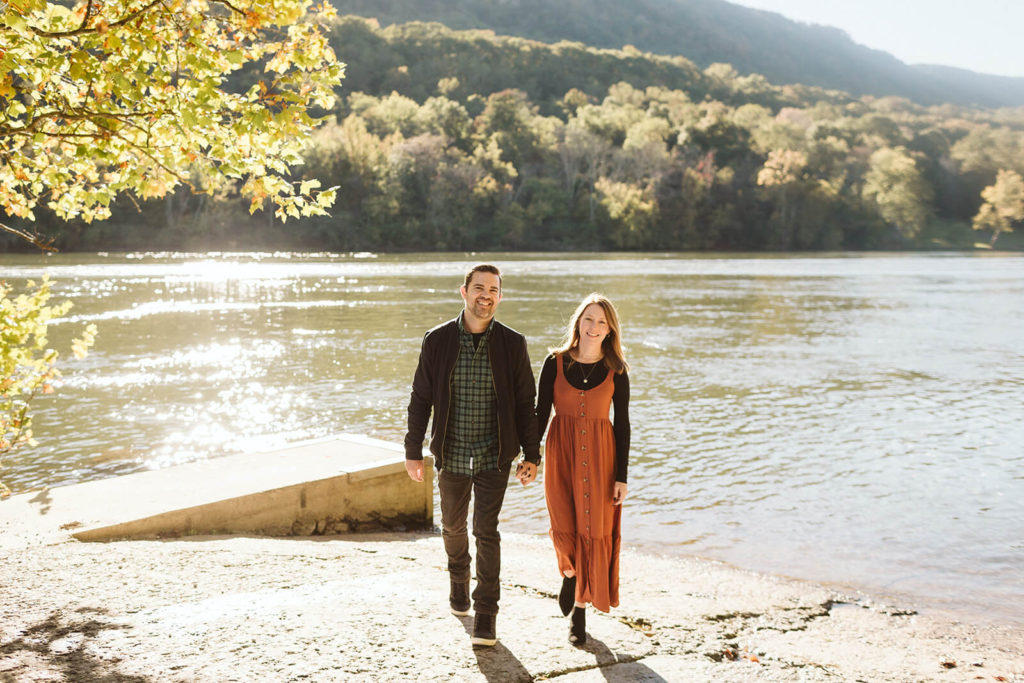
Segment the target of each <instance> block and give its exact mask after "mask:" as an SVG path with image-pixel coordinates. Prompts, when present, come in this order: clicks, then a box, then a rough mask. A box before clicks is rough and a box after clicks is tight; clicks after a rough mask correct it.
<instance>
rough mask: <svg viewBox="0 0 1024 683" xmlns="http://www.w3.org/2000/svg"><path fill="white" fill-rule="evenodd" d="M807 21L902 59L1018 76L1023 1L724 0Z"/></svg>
mask: <svg viewBox="0 0 1024 683" xmlns="http://www.w3.org/2000/svg"><path fill="white" fill-rule="evenodd" d="M729 1H730V2H732V3H734V4H737V5H746V6H747V7H756V8H757V9H764V10H769V11H771V12H778V13H779V14H782V15H783V16H786V17H789V18H790V19H795V20H797V21H802V22H805V23H811V24H825V25H827V26H835V27H836V28H840V29H842V30H844V31H846V33H847V34H849V36H850V37H851V38H852V39H853V40H854V41H856V42H858V43H860V44H861V45H866V46H867V47H872V48H875V49H878V50H884V51H885V52H888V53H889V54H891V55H893V56H894V57H896V58H897V59H899V60H901V61H903V62H906V63H907V64H943V65H945V66H956V67H960V68H962V69H970V70H971V71H979V72H981V73H990V74H998V75H1001V76H1024V0H729Z"/></svg>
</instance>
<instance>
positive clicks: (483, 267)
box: [463, 263, 501, 289]
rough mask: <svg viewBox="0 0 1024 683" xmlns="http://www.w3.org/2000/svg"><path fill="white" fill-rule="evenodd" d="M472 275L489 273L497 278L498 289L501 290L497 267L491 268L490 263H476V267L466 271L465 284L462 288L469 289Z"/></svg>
mask: <svg viewBox="0 0 1024 683" xmlns="http://www.w3.org/2000/svg"><path fill="white" fill-rule="evenodd" d="M473 273H491V274H493V275H497V276H498V288H499V289H500V288H501V271H500V270H498V266H492V265H491V264H490V263H478V264H477V265H475V266H473V267H472V268H470V269H469V270H468V271H466V282H465V283H463V286H464V287H466V288H467V289H468V288H469V281H470V280H472V279H473Z"/></svg>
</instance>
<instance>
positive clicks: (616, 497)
mask: <svg viewBox="0 0 1024 683" xmlns="http://www.w3.org/2000/svg"><path fill="white" fill-rule="evenodd" d="M628 488H629V487H627V486H626V482H624V481H617V482H615V488H614V489H612V504H613V505H622V501H624V500H626V490H627V489H628Z"/></svg>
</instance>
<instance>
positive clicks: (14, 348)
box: [0, 276, 96, 498]
mask: <svg viewBox="0 0 1024 683" xmlns="http://www.w3.org/2000/svg"><path fill="white" fill-rule="evenodd" d="M28 289H30V290H31V289H35V291H34V292H31V293H26V294H20V295H18V296H17V297H14V298H11V297H9V296H8V295H9V294H10V292H11V288H10V286H8V285H7V284H6V283H2V282H0V321H3V329H2V335H3V336H2V340H0V466H2V465H3V459H4V457H5V456H8V455H10V454H12V453H14V452H15V451H17V450H18V449H19V448H21V447H22V446H25V445H33V444H34V441H33V439H32V428H31V427H32V415H31V413H30V412H29V409H30V407H31V405H30V404H31V402H32V400H33V399H34V398H35V397H36V396H37V395H38V394H40V393H43V394H48V393H50V392H52V391H53V382H54V381H55V380H56V379H58V378H59V377H60V371H59V370H57V368H56V363H57V357H58V355H59V354H58V352H57V351H55V350H53V349H50V348H47V339H46V332H47V326H48V325H49V323H50V321H51V320H53V319H54V318H58V317H60V316H62V315H64V314H65V313H67V311H68V309H69V308H71V302H65V303H63V304H60V305H58V306H50V305H48V304H49V300H50V282H49V280H48V279H47V278H46V277H45V276H44V277H43V280H42V282H41V283H40V284H39V286H38V287H36V285H35V283H33V282H29V283H28ZM95 336H96V326H95V325H91V324H90V325H88V326H87V327H86V328H85V330H84V331H83V333H82V337H81V338H80V339H76V340H74V341H73V342H72V344H71V351H72V352H73V353H74V355H75V356H76V357H77V358H81V357H82V356H84V355H85V353H86V350H87V349H88V348H89V347H90V346H91V345H92V342H93V339H94V338H95ZM8 494H9V490H8V489H7V487H6V486H4V483H3V482H2V481H0V498H3V497H6V496H7V495H8Z"/></svg>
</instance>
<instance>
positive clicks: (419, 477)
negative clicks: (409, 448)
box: [405, 460, 423, 481]
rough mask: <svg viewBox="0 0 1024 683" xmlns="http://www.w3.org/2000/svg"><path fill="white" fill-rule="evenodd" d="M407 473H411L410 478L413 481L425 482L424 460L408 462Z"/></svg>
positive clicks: (406, 464) (406, 463)
mask: <svg viewBox="0 0 1024 683" xmlns="http://www.w3.org/2000/svg"><path fill="white" fill-rule="evenodd" d="M405 471H406V472H408V473H409V478H410V479H412V480H413V481H423V461H422V460H406V461H405Z"/></svg>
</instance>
